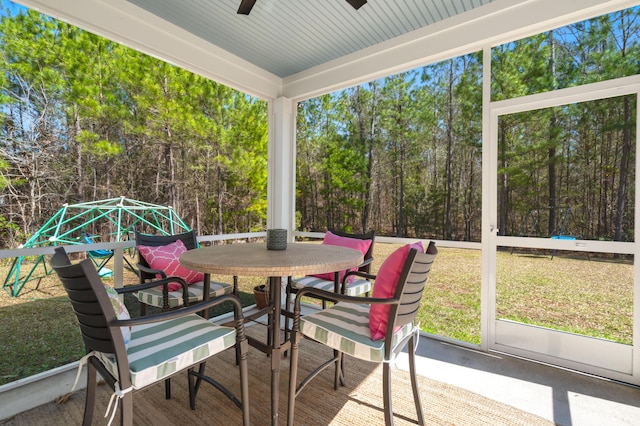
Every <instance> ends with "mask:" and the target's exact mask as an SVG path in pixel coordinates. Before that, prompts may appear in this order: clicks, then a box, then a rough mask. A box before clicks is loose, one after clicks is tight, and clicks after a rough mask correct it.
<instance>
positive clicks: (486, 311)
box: [481, 48, 640, 385]
mask: <svg viewBox="0 0 640 426" xmlns="http://www.w3.org/2000/svg"><path fill="white" fill-rule="evenodd" d="M490 50H491V49H490V48H485V50H484V64H485V67H484V78H483V98H484V99H483V141H486V143H484V144H483V157H482V158H483V188H482V190H483V196H482V198H483V206H482V211H483V214H482V227H483V232H482V301H481V303H482V344H481V347H482V348H483V349H484V350H492V351H500V352H505V353H510V354H514V355H518V356H523V357H526V358H530V359H535V360H538V361H542V362H547V363H550V364H554V365H559V366H563V367H567V368H572V369H576V370H580V371H585V372H588V373H592V374H597V375H600V376H604V377H608V378H611V379H614V380H621V381H624V382H628V383H633V384H637V385H639V384H640V338H638V336H640V309H638V308H639V307H640V279H639V276H640V257H639V254H640V251H639V244H638V243H637V242H611V241H593V240H555V239H550V238H531V237H507V236H499V235H498V222H497V212H498V202H497V201H498V200H497V198H498V197H497V194H498V179H497V176H498V174H497V170H498V118H499V117H500V116H501V115H506V114H513V113H518V112H523V111H529V110H536V109H542V108H550V107H556V106H562V105H568V104H573V103H576V102H586V101H594V100H598V99H606V98H611V97H617V96H623V95H629V94H635V95H636V146H638V135H640V131H639V129H640V119H639V118H638V115H640V114H639V112H640V107H639V106H640V105H638V103H640V76H631V77H623V78H619V79H616V80H609V81H604V82H599V83H593V84H587V85H583V86H578V87H571V88H567V89H561V90H556V91H553V92H546V93H540V94H535V95H530V96H524V97H520V98H515V99H508V100H504V101H497V102H490V84H491V82H490V72H491V66H490V64H491V62H490V61H491V56H490ZM636 153H640V149H636ZM636 171H640V155H636ZM639 180H640V173H636V183H635V188H636V189H635V199H636V203H635V206H636V208H635V218H634V220H635V230H634V235H635V239H636V240H637V239H638V236H639V235H640V204H639V201H640V196H639V195H640V184H639V183H638V182H639ZM498 246H501V247H527V248H542V249H556V250H571V251H587V252H603V253H621V254H631V255H634V284H633V293H634V297H633V306H634V309H633V336H634V339H633V343H632V345H623V344H619V343H615V342H610V341H607V340H603V339H595V338H591V337H587V336H582V335H576V334H572V333H566V332H561V331H557V330H551V329H547V328H544V327H536V326H531V325H525V324H521V323H516V322H513V321H506V320H501V319H499V318H496V252H497V247H498Z"/></svg>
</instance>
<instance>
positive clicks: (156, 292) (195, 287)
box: [137, 281, 233, 308]
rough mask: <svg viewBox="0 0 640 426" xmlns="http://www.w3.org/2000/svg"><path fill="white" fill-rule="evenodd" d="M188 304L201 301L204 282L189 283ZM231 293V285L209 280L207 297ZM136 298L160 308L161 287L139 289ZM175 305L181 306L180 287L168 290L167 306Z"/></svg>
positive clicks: (172, 306) (173, 306)
mask: <svg viewBox="0 0 640 426" xmlns="http://www.w3.org/2000/svg"><path fill="white" fill-rule="evenodd" d="M188 289H189V304H192V303H196V302H200V301H202V295H203V294H204V291H203V290H204V283H203V282H198V283H195V284H189V286H188ZM231 293H233V286H232V285H231V284H227V283H219V282H216V281H211V291H210V292H209V298H211V299H213V298H215V297H220V296H222V295H225V294H231ZM137 297H138V300H139V301H141V302H142V303H144V304H146V305H151V306H157V307H159V308H162V287H159V286H158V287H154V288H149V289H146V290H140V291H139V292H138V293H137ZM176 306H182V289H180V290H178V291H170V292H169V307H170V308H175V307H176Z"/></svg>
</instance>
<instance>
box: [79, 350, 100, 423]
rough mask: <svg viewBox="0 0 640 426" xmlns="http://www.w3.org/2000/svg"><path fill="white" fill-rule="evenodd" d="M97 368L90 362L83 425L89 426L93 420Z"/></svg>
mask: <svg viewBox="0 0 640 426" xmlns="http://www.w3.org/2000/svg"><path fill="white" fill-rule="evenodd" d="M96 386H97V381H96V367H94V365H93V364H92V363H91V361H89V362H88V363H87V391H86V393H85V401H84V418H83V419H82V425H83V426H88V425H90V424H91V420H92V419H93V408H94V407H95V405H96Z"/></svg>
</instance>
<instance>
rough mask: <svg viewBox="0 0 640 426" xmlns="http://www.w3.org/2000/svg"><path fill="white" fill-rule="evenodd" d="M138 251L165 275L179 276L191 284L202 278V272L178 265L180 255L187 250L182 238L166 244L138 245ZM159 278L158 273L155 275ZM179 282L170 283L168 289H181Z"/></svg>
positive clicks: (151, 265) (150, 264) (152, 266)
mask: <svg viewBox="0 0 640 426" xmlns="http://www.w3.org/2000/svg"><path fill="white" fill-rule="evenodd" d="M138 251H139V252H140V254H141V255H142V257H144V260H146V261H147V263H148V264H149V266H150V267H151V268H153V269H158V270H160V271H164V273H165V274H166V275H167V277H180V278H182V279H184V280H185V281H186V282H187V284H193V283H197V282H200V281H202V280H204V274H203V273H202V272H197V271H192V270H190V269H187V268H184V267H182V266H181V265H180V255H181V254H182V253H184V252H186V251H187V248H186V247H185V245H184V243H183V242H182V240H176V241H174V242H173V243H170V244H167V245H166V246H158V247H150V246H138ZM156 276H157V278H161V276H160V275H156ZM181 289H182V286H181V285H180V284H179V283H170V284H169V291H176V290H181Z"/></svg>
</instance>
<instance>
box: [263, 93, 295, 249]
mask: <svg viewBox="0 0 640 426" xmlns="http://www.w3.org/2000/svg"><path fill="white" fill-rule="evenodd" d="M295 105H296V103H295V102H294V101H292V100H291V99H289V98H284V97H280V98H277V99H275V100H273V101H270V102H269V150H268V156H269V161H268V180H267V228H284V229H287V230H288V231H289V240H290V241H291V237H292V235H293V228H294V226H295V187H296V166H295V165H296V159H295V157H296V156H295V129H296V121H295V110H296V108H295Z"/></svg>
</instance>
